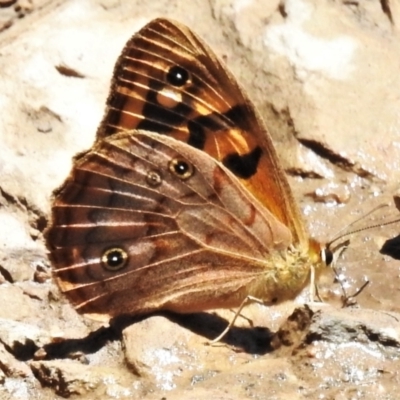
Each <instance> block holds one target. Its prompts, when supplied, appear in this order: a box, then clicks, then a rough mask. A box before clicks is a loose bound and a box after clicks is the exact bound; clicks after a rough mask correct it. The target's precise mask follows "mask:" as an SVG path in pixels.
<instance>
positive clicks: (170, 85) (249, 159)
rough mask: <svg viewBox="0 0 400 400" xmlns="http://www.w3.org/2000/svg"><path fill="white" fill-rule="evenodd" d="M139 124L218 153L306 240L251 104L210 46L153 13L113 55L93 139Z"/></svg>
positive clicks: (300, 239) (217, 156) (218, 157)
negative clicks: (108, 86) (111, 74)
mask: <svg viewBox="0 0 400 400" xmlns="http://www.w3.org/2000/svg"><path fill="white" fill-rule="evenodd" d="M132 129H145V130H150V131H153V132H157V133H162V134H166V135H169V136H172V137H174V138H176V139H179V140H181V141H183V142H186V143H188V144H190V145H191V146H193V147H195V148H197V149H200V150H202V151H204V152H206V153H207V154H209V155H211V156H212V157H214V158H215V159H216V160H218V161H221V162H222V163H223V164H224V165H225V166H226V167H227V168H228V169H229V170H230V171H231V172H232V173H234V174H235V176H236V177H237V178H238V179H239V180H240V181H241V183H242V184H243V185H244V186H245V187H246V188H247V189H248V190H249V191H250V192H251V193H252V194H253V195H254V196H255V197H256V198H257V199H258V200H259V201H261V202H262V204H263V205H264V206H265V207H266V208H268V209H269V210H270V211H271V212H272V213H273V214H274V215H275V216H276V217H277V218H278V219H279V220H280V221H281V222H282V223H283V224H285V225H286V226H288V227H289V229H290V231H291V233H292V236H293V242H295V243H301V244H302V245H303V246H305V247H306V246H308V238H307V235H306V233H305V230H304V226H303V222H302V219H301V216H300V215H299V212H298V209H297V206H296V204H295V202H294V200H293V197H292V194H291V191H290V188H289V185H288V183H287V180H286V177H285V175H284V172H283V170H282V168H281V166H280V164H279V162H278V160H277V155H276V153H275V150H274V148H273V145H272V142H271V139H270V137H269V134H268V133H267V131H266V130H265V128H264V125H263V122H262V121H261V118H260V117H259V115H258V114H257V112H256V110H255V108H254V106H253V105H252V103H251V102H250V100H249V99H248V97H247V96H246V95H245V94H244V92H243V90H242V89H241V88H240V86H239V85H238V84H237V82H236V80H235V78H234V77H233V76H232V74H231V73H230V72H229V71H228V70H227V69H226V68H225V67H224V66H223V64H222V63H221V62H220V61H219V60H218V58H217V57H216V56H215V54H214V53H213V51H212V50H211V49H210V48H209V47H208V46H207V45H206V44H205V43H204V42H203V41H202V40H201V39H200V38H198V37H197V36H196V35H195V34H194V33H192V32H191V31H190V30H189V29H188V28H186V27H185V26H183V25H181V24H179V23H177V22H174V21H170V20H166V19H156V20H154V21H151V22H150V23H149V24H148V25H146V26H145V27H144V28H142V29H141V30H140V31H139V32H138V33H137V34H136V35H134V36H133V37H132V38H131V39H130V40H129V41H128V43H127V44H126V46H125V48H124V50H123V52H122V54H121V56H120V57H119V59H118V61H117V63H116V66H115V70H114V77H113V82H112V86H111V91H110V94H109V98H108V101H107V110H106V114H105V117H104V119H103V122H102V124H101V126H100V128H99V130H98V139H101V138H104V137H107V136H110V135H113V134H115V133H116V132H120V131H129V130H132Z"/></svg>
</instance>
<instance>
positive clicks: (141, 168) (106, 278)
mask: <svg viewBox="0 0 400 400" xmlns="http://www.w3.org/2000/svg"><path fill="white" fill-rule="evenodd" d="M176 160H178V161H179V163H180V164H179V166H181V165H184V166H185V165H186V166H190V168H191V169H190V174H189V175H188V176H183V177H181V176H179V174H177V173H174V169H171V165H175V164H173V163H174V162H175V161H176ZM177 171H178V173H179V171H180V170H179V169H177ZM46 238H47V243H48V246H49V248H50V250H51V258H52V260H53V263H54V265H55V274H56V277H57V280H58V282H59V285H60V287H61V289H62V290H63V291H64V292H65V293H66V294H67V296H68V298H69V299H70V300H71V301H72V303H73V304H74V305H75V306H76V307H77V309H78V310H80V311H81V312H83V313H87V314H92V315H103V316H116V315H120V314H121V313H130V314H135V313H136V314H138V313H146V312H151V311H154V310H157V309H168V310H172V311H178V312H190V311H199V310H204V309H208V308H217V307H229V306H231V307H233V306H238V305H239V304H240V302H241V301H242V300H243V298H244V297H246V295H248V294H254V295H258V296H259V297H262V298H264V299H265V300H270V301H272V299H274V300H275V301H276V299H278V300H281V299H282V300H283V299H284V298H286V297H287V296H288V294H289V292H288V291H287V290H286V291H283V290H282V286H281V285H280V284H279V281H280V278H279V274H280V273H282V271H279V268H278V266H277V265H276V261H277V260H280V262H281V263H282V262H283V261H284V260H283V258H282V257H281V256H279V254H280V253H279V252H280V251H283V250H284V249H286V248H287V247H288V246H289V244H290V241H291V234H290V231H289V229H288V228H287V227H286V226H284V225H283V224H282V223H281V222H280V221H278V220H277V219H276V218H275V217H274V216H273V215H272V214H271V213H270V212H269V211H268V210H266V209H264V208H263V206H262V205H261V204H260V203H259V202H258V201H257V200H256V199H255V198H254V197H253V196H252V195H251V194H249V193H248V192H247V191H246V190H244V189H243V187H242V186H241V183H240V181H239V180H237V178H236V177H235V176H234V175H233V174H231V173H230V172H229V170H227V169H226V168H225V167H224V166H223V165H222V164H221V163H219V162H217V161H216V160H215V159H213V158H211V157H210V156H208V155H207V154H206V153H204V152H202V151H199V150H197V149H194V148H192V147H191V146H189V145H187V144H185V143H181V142H179V141H176V140H174V139H172V138H168V137H164V138H163V137H161V136H160V135H157V134H152V133H147V132H135V133H132V132H127V133H122V134H117V135H113V136H112V137H110V138H108V139H106V140H103V141H100V142H99V143H98V144H97V145H96V146H95V147H94V149H93V150H91V151H89V152H88V153H86V154H85V155H83V156H81V157H80V159H77V160H76V161H75V164H74V168H73V170H72V172H71V175H70V177H69V179H68V180H67V181H66V182H65V184H64V185H63V186H62V187H61V188H60V189H59V191H58V194H57V197H56V199H55V202H54V204H53V213H52V222H51V226H50V228H49V229H48V230H47V232H46ZM265 239H266V240H265ZM113 252H114V253H113ZM118 252H120V253H118ZM121 254H125V255H126V259H125V260H123V262H121V263H118V257H120V256H121ZM107 255H109V256H110V255H111V256H110V259H109V263H110V264H108V261H107V260H108V259H107ZM112 256H114V257H115V260H116V263H115V264H113V258H112ZM120 261H121V260H120ZM114 267H115V268H114ZM297 274H298V276H299V278H298V279H299V282H300V285H297V286H296V288H295V289H294V290H295V291H297V290H299V286H300V287H302V285H303V284H304V282H305V280H306V277H307V275H308V269H307V268H306V267H304V268H301V269H299V270H298V271H297ZM222 283H223V284H222ZM260 288H262V289H260ZM260 290H261V293H260ZM194 292H196V293H198V295H196V296H193V293H194ZM121 310H123V311H121Z"/></svg>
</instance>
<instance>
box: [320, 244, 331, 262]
mask: <svg viewBox="0 0 400 400" xmlns="http://www.w3.org/2000/svg"><path fill="white" fill-rule="evenodd" d="M321 259H322V260H323V261H324V262H325V265H331V264H332V262H333V252H332V250H330V249H328V248H326V249H323V250H321Z"/></svg>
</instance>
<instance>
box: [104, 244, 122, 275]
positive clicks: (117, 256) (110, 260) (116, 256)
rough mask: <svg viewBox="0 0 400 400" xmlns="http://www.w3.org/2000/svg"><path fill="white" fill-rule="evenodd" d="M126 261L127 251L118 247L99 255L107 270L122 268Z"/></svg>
mask: <svg viewBox="0 0 400 400" xmlns="http://www.w3.org/2000/svg"><path fill="white" fill-rule="evenodd" d="M127 261H128V253H127V252H126V251H125V250H123V249H121V248H119V247H114V248H112V249H109V250H107V251H106V252H105V253H104V254H103V256H102V257H101V262H102V264H103V267H104V268H105V269H108V270H109V271H118V270H120V269H122V268H124V267H125V265H126V263H127Z"/></svg>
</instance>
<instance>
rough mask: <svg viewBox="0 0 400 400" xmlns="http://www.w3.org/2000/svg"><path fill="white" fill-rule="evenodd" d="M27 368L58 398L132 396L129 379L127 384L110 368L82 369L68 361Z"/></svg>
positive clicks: (36, 363)
mask: <svg viewBox="0 0 400 400" xmlns="http://www.w3.org/2000/svg"><path fill="white" fill-rule="evenodd" d="M29 365H30V367H31V368H32V371H33V373H34V374H35V376H36V378H37V379H38V380H39V381H40V383H41V384H42V385H43V386H45V387H51V388H53V390H54V392H55V393H56V394H58V395H59V396H62V397H70V396H73V395H80V396H84V398H85V399H95V398H122V399H123V398H127V399H128V398H134V397H132V396H134V395H135V390H134V389H133V388H132V387H133V385H132V377H130V381H129V380H128V379H127V374H123V373H121V371H117V370H113V369H112V368H107V367H102V366H96V367H94V366H88V365H82V364H81V363H79V362H76V361H71V360H69V361H67V360H61V361H60V360H55V361H32V362H30V363H29ZM122 383H123V384H122Z"/></svg>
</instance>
